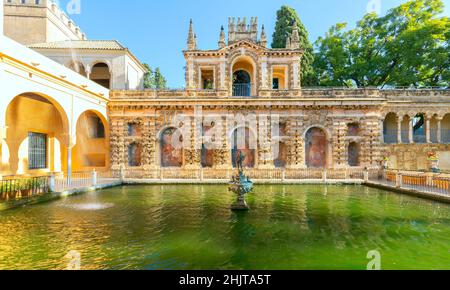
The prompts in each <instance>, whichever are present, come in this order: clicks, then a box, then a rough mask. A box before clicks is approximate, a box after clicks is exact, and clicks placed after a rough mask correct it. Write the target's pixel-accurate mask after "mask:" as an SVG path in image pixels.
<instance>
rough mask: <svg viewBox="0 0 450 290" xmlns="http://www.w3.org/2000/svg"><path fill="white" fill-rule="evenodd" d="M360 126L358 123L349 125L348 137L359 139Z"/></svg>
mask: <svg viewBox="0 0 450 290" xmlns="http://www.w3.org/2000/svg"><path fill="white" fill-rule="evenodd" d="M360 130H361V128H360V126H359V123H358V122H353V123H350V124H347V131H348V136H351V137H357V136H359V134H360Z"/></svg>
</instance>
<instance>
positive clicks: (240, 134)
mask: <svg viewBox="0 0 450 290" xmlns="http://www.w3.org/2000/svg"><path fill="white" fill-rule="evenodd" d="M231 135H232V136H231V146H232V147H231V163H232V165H233V167H237V163H236V157H237V155H238V153H239V152H240V151H241V152H243V153H244V154H245V160H244V164H243V165H244V167H247V168H254V167H255V166H256V149H257V148H256V147H257V144H256V142H255V136H254V134H253V132H252V131H251V130H250V128H248V127H244V126H241V127H237V128H235V129H233V131H232V133H231Z"/></svg>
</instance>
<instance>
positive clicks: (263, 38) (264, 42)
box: [260, 25, 267, 47]
mask: <svg viewBox="0 0 450 290" xmlns="http://www.w3.org/2000/svg"><path fill="white" fill-rule="evenodd" d="M260 44H261V45H262V46H264V47H267V35H266V31H265V29H264V25H263V26H262V29H261V41H260Z"/></svg>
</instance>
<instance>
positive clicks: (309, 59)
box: [272, 5, 317, 86]
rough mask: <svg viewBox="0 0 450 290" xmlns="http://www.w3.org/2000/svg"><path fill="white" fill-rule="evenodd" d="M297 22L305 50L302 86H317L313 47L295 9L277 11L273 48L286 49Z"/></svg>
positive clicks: (284, 8)
mask: <svg viewBox="0 0 450 290" xmlns="http://www.w3.org/2000/svg"><path fill="white" fill-rule="evenodd" d="M295 22H296V23H297V26H298V32H299V34H300V47H301V48H302V49H303V50H304V55H303V57H302V61H301V67H302V70H301V73H302V85H303V86H308V85H309V86H311V85H315V84H316V83H317V82H316V80H315V78H314V72H313V62H314V50H313V46H312V44H311V42H310V41H309V38H308V31H307V30H306V28H305V26H304V25H303V23H302V21H301V20H300V17H299V16H298V14H297V12H296V11H295V9H294V8H291V7H289V6H286V5H283V6H281V8H280V10H278V11H277V22H276V26H275V32H274V33H273V37H272V38H273V41H272V48H285V46H286V39H287V37H288V36H289V35H290V34H291V33H292V25H293V23H295Z"/></svg>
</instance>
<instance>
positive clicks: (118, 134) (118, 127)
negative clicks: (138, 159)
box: [110, 119, 126, 170]
mask: <svg viewBox="0 0 450 290" xmlns="http://www.w3.org/2000/svg"><path fill="white" fill-rule="evenodd" d="M110 127H111V134H110V145H111V148H110V150H111V153H110V154H111V169H112V170H120V168H121V166H125V165H126V164H125V145H124V144H125V133H126V132H125V130H124V129H125V124H124V121H123V119H113V120H112V121H111V126H110Z"/></svg>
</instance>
